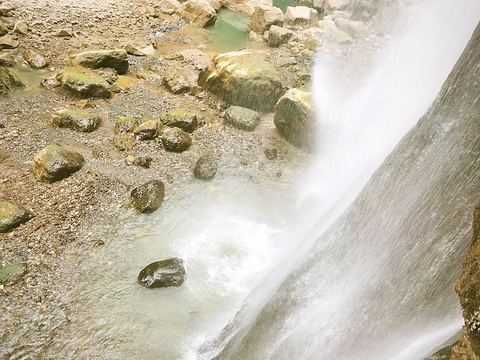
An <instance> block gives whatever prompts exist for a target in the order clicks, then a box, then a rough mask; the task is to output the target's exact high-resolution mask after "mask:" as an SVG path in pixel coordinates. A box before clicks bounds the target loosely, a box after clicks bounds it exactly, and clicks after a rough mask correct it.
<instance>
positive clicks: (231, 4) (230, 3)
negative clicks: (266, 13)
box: [223, 0, 273, 15]
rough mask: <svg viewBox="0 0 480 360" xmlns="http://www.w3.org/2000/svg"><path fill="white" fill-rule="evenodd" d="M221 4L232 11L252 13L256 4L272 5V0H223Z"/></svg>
mask: <svg viewBox="0 0 480 360" xmlns="http://www.w3.org/2000/svg"><path fill="white" fill-rule="evenodd" d="M223 6H225V7H226V8H229V9H230V10H233V11H237V12H241V13H243V14H247V15H252V14H253V13H254V11H255V8H256V7H257V6H263V7H272V6H273V0H223Z"/></svg>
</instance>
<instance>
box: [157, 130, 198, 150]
mask: <svg viewBox="0 0 480 360" xmlns="http://www.w3.org/2000/svg"><path fill="white" fill-rule="evenodd" d="M162 144H163V146H164V147H165V149H166V150H168V151H173V152H182V151H185V150H187V149H188V148H189V147H190V145H192V138H191V136H190V135H189V134H188V133H186V132H185V131H183V130H182V129H179V128H173V129H170V130H167V131H165V133H164V134H163V136H162Z"/></svg>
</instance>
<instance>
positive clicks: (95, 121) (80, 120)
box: [53, 109, 102, 132]
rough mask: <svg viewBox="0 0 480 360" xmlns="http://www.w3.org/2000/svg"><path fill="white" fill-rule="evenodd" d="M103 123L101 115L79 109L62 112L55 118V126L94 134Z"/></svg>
mask: <svg viewBox="0 0 480 360" xmlns="http://www.w3.org/2000/svg"><path fill="white" fill-rule="evenodd" d="M101 121H102V119H101V118H100V116H99V115H97V114H93V113H91V112H88V111H83V110H79V109H65V110H61V111H59V112H58V113H57V116H55V117H54V118H53V123H54V125H56V126H58V127H66V128H70V129H72V130H76V131H80V132H92V131H93V130H95V129H96V128H97V127H98V126H99V125H100V122H101Z"/></svg>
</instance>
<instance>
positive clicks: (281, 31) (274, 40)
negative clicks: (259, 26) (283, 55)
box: [268, 25, 294, 47]
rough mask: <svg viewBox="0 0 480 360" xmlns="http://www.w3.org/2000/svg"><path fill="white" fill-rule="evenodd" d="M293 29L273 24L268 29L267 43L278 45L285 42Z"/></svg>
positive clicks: (289, 37) (290, 36)
mask: <svg viewBox="0 0 480 360" xmlns="http://www.w3.org/2000/svg"><path fill="white" fill-rule="evenodd" d="M293 34H294V33H293V31H291V30H289V29H286V28H283V27H280V26H276V25H273V26H272V27H271V28H270V30H269V31H268V45H269V46H272V47H278V46H280V45H283V44H285V43H286V42H288V40H290V39H291V38H292V36H293Z"/></svg>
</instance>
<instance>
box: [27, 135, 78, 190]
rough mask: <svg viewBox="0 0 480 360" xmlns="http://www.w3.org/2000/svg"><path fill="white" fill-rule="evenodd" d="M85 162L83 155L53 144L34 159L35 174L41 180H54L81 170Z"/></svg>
mask: <svg viewBox="0 0 480 360" xmlns="http://www.w3.org/2000/svg"><path fill="white" fill-rule="evenodd" d="M84 163H85V160H84V158H83V156H82V155H80V154H79V153H77V152H75V151H69V150H67V149H65V148H63V147H61V146H60V145H56V144H52V145H49V146H47V147H46V148H45V149H43V150H42V151H40V152H39V153H38V154H37V155H36V156H35V158H34V159H33V174H34V175H35V178H36V179H37V180H39V181H46V182H54V181H59V180H62V179H63V178H66V177H67V176H69V175H70V174H72V173H74V172H76V171H78V170H80V169H81V168H82V167H83V165H84Z"/></svg>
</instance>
